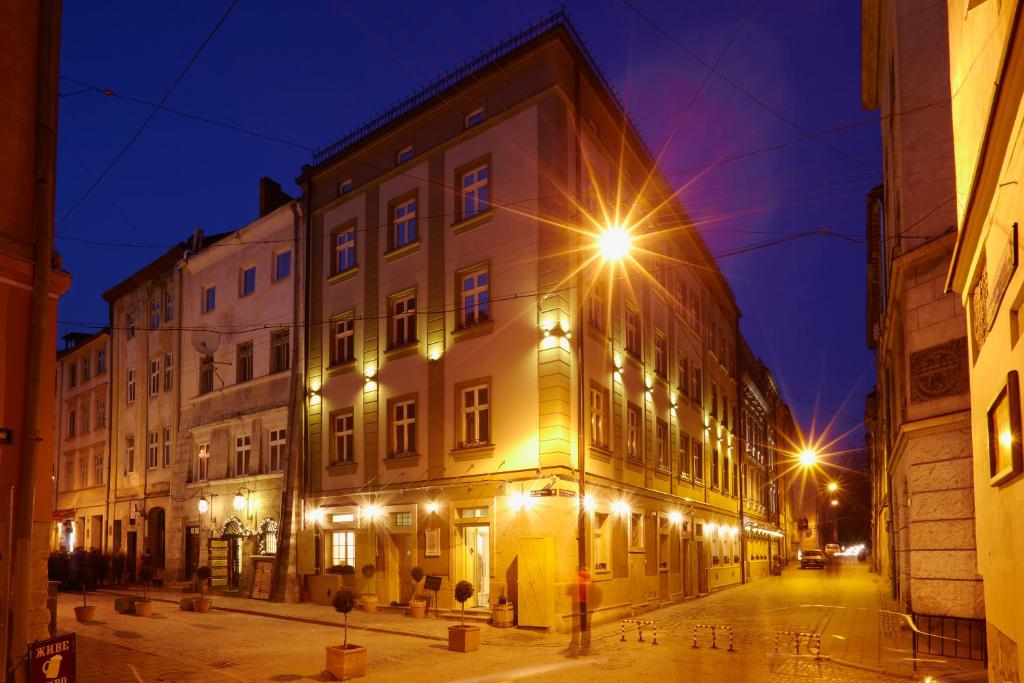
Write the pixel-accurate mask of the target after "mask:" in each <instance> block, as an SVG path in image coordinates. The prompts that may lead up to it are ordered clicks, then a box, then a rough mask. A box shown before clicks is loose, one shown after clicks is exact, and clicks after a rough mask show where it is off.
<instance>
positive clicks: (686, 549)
mask: <svg viewBox="0 0 1024 683" xmlns="http://www.w3.org/2000/svg"><path fill="white" fill-rule="evenodd" d="M691 543H693V541H691V540H690V539H688V538H684V539H683V568H682V574H683V595H685V596H686V597H688V598H692V597H693V567H692V566H691V563H692V562H693V548H692V547H691Z"/></svg>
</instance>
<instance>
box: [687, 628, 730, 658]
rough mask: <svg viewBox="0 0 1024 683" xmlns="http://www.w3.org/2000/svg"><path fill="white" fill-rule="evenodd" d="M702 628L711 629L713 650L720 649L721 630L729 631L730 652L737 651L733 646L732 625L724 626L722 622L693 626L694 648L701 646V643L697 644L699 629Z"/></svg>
mask: <svg viewBox="0 0 1024 683" xmlns="http://www.w3.org/2000/svg"><path fill="white" fill-rule="evenodd" d="M701 628H706V629H710V630H711V649H712V650H717V649H718V632H719V631H728V632H729V650H728V651H729V652H735V651H736V649H735V648H734V647H733V639H732V626H724V625H722V624H696V625H695V626H694V627H693V647H694V648H699V647H700V645H698V644H697V629H701Z"/></svg>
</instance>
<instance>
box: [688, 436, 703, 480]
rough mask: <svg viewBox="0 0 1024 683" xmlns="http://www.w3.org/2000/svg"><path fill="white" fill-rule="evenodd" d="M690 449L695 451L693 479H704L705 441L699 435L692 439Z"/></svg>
mask: <svg viewBox="0 0 1024 683" xmlns="http://www.w3.org/2000/svg"><path fill="white" fill-rule="evenodd" d="M690 449H691V450H692V451H693V480H694V481H703V480H704V442H702V441H701V440H700V439H698V438H697V437H693V438H692V439H690Z"/></svg>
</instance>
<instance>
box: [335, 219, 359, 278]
mask: <svg viewBox="0 0 1024 683" xmlns="http://www.w3.org/2000/svg"><path fill="white" fill-rule="evenodd" d="M332 265H333V266H334V273H333V274H335V275H337V274H338V273H344V272H345V271H346V270H351V269H352V268H355V267H356V228H355V226H354V225H353V226H351V227H348V228H345V229H342V230H339V231H338V232H336V233H335V234H334V263H333V264H332Z"/></svg>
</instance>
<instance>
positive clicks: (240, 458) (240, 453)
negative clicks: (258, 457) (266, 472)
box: [235, 434, 252, 477]
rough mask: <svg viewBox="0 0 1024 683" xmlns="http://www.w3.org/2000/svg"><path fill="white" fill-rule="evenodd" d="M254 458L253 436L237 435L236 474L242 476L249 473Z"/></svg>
mask: <svg viewBox="0 0 1024 683" xmlns="http://www.w3.org/2000/svg"><path fill="white" fill-rule="evenodd" d="M250 458H252V436H250V435H249V434H246V435H245V436H236V437H235V476H236V477H241V476H244V475H246V474H249V473H250V471H249V466H250V465H251V464H252V463H251V462H250Z"/></svg>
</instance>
